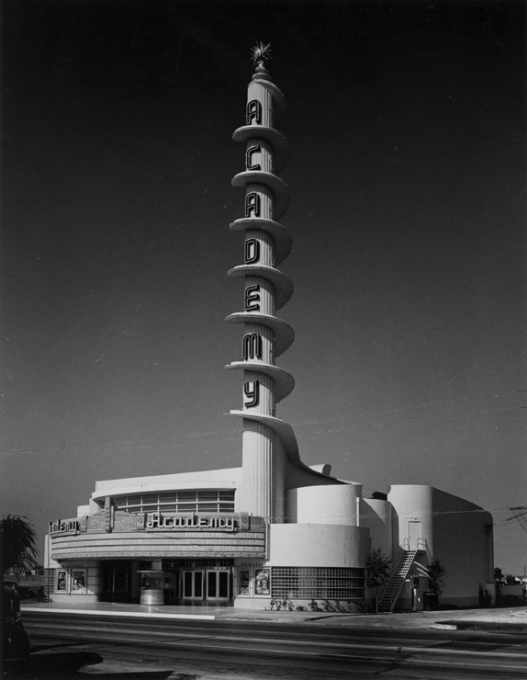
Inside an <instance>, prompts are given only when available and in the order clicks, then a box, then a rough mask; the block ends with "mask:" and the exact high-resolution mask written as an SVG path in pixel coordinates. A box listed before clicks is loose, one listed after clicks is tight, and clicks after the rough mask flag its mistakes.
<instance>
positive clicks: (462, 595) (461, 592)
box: [388, 485, 494, 607]
mask: <svg viewBox="0 0 527 680" xmlns="http://www.w3.org/2000/svg"><path fill="white" fill-rule="evenodd" d="M388 499H389V500H390V501H391V503H392V504H393V507H394V522H393V529H394V544H395V537H396V536H397V537H398V540H397V542H398V543H399V544H401V542H402V541H403V539H405V538H407V539H410V542H412V535H413V536H414V537H415V536H416V535H417V533H418V532H419V533H420V537H421V538H423V539H425V540H426V542H427V545H428V548H429V550H430V553H431V556H432V558H433V559H438V560H440V561H441V563H442V565H443V567H444V569H445V572H446V573H445V578H444V581H445V587H444V590H443V594H442V596H441V602H443V603H445V604H455V605H457V606H460V607H466V606H476V605H477V604H478V601H479V588H480V585H481V586H482V587H483V588H485V587H486V584H489V586H492V583H493V570H494V565H493V554H492V553H493V550H492V516H491V515H490V514H489V513H488V512H486V511H485V510H484V509H483V508H481V507H479V506H478V505H475V504H474V503H470V502H469V501H466V500H465V499H463V498H459V497H458V496H453V495H452V494H449V493H446V492H444V491H440V490H439V489H435V488H434V487H431V486H417V485H396V486H392V487H390V489H389V493H388ZM487 589H488V587H487Z"/></svg>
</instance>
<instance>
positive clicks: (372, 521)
mask: <svg viewBox="0 0 527 680" xmlns="http://www.w3.org/2000/svg"><path fill="white" fill-rule="evenodd" d="M359 508H360V510H359V515H360V517H359V523H360V526H361V527H367V528H368V529H369V530H370V540H371V547H372V549H376V548H381V550H382V551H383V553H384V554H385V555H387V556H388V557H389V558H390V559H391V558H392V557H393V545H392V504H391V503H389V502H388V501H381V500H377V499H375V498H364V499H361V501H360V506H359Z"/></svg>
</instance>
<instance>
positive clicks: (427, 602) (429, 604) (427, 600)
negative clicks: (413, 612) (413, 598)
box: [424, 593, 439, 612]
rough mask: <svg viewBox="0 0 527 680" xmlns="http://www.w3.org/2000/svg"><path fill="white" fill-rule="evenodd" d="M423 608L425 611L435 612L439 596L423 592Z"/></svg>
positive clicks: (437, 607)
mask: <svg viewBox="0 0 527 680" xmlns="http://www.w3.org/2000/svg"><path fill="white" fill-rule="evenodd" d="M424 608H425V611H427V612H435V611H437V609H439V596H438V595H436V594H435V593H424Z"/></svg>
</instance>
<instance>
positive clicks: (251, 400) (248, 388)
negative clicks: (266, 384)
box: [243, 380, 260, 408]
mask: <svg viewBox="0 0 527 680" xmlns="http://www.w3.org/2000/svg"><path fill="white" fill-rule="evenodd" d="M243 394H244V396H245V398H246V401H245V402H244V404H243V405H244V406H245V408H252V407H253V406H258V403H259V401H260V383H259V382H258V380H249V381H247V382H244V383H243Z"/></svg>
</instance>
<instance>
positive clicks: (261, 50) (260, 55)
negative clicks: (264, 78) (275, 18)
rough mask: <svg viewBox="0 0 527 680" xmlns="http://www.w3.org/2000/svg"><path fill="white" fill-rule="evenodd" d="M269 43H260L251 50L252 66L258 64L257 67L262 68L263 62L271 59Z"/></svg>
mask: <svg viewBox="0 0 527 680" xmlns="http://www.w3.org/2000/svg"><path fill="white" fill-rule="evenodd" d="M271 52H272V49H271V43H267V45H265V44H264V43H263V42H262V41H260V42H259V43H256V45H255V46H254V47H252V48H251V54H252V57H251V59H252V62H253V64H255V65H256V64H258V66H263V62H264V61H267V60H268V59H271V58H272V57H271Z"/></svg>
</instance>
